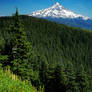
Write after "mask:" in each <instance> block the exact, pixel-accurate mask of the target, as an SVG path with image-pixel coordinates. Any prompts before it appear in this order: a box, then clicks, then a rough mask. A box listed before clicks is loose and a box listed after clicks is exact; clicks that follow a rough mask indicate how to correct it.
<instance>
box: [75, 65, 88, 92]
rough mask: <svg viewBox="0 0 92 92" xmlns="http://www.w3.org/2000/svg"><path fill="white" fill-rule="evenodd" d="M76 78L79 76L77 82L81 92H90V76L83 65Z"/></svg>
mask: <svg viewBox="0 0 92 92" xmlns="http://www.w3.org/2000/svg"><path fill="white" fill-rule="evenodd" d="M76 76H77V78H76V81H77V83H78V88H79V90H80V92H88V88H89V82H88V75H87V73H86V72H85V70H84V67H83V65H82V64H81V65H80V68H79V69H78V71H77V74H76Z"/></svg>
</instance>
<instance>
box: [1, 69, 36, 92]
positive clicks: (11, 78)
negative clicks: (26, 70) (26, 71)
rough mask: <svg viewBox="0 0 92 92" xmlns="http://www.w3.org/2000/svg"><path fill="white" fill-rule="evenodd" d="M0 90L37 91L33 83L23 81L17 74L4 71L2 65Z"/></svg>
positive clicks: (16, 91)
mask: <svg viewBox="0 0 92 92" xmlns="http://www.w3.org/2000/svg"><path fill="white" fill-rule="evenodd" d="M0 92H37V91H36V89H35V88H34V87H32V85H31V84H30V85H29V84H27V82H23V81H21V80H20V79H19V78H17V76H16V75H14V74H12V73H10V72H9V70H8V71H6V72H4V71H3V70H2V69H1V67H0Z"/></svg>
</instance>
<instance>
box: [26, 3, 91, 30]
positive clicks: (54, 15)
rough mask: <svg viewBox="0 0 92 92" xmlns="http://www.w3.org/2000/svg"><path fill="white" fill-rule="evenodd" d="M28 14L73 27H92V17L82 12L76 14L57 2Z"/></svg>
mask: <svg viewBox="0 0 92 92" xmlns="http://www.w3.org/2000/svg"><path fill="white" fill-rule="evenodd" d="M28 16H33V17H38V18H44V19H47V20H50V21H55V22H58V23H62V24H66V25H68V26H73V27H81V28H85V29H92V19H91V18H89V17H86V16H83V15H81V14H76V13H74V12H72V11H71V10H69V9H66V8H64V7H63V6H62V5H61V4H60V3H58V2H56V3H55V4H54V5H52V6H51V7H49V8H46V9H42V10H38V11H36V12H33V13H31V14H29V15H28Z"/></svg>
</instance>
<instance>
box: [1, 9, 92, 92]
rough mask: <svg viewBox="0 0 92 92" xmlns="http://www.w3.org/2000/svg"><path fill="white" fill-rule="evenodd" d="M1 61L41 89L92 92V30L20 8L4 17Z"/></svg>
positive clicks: (50, 91)
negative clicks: (59, 22)
mask: <svg viewBox="0 0 92 92" xmlns="http://www.w3.org/2000/svg"><path fill="white" fill-rule="evenodd" d="M0 63H1V64H2V68H3V70H5V69H6V67H7V66H8V67H10V71H12V72H13V73H14V74H15V75H17V76H20V77H21V80H22V81H25V80H27V81H28V83H31V84H32V85H33V86H34V87H35V88H36V89H37V90H38V91H39V92H40V91H41V92H91V91H92V31H91V30H90V31H89V30H84V29H80V28H73V27H67V26H66V25H63V24H58V23H55V22H50V21H47V20H44V19H39V18H34V17H29V16H24V15H21V16H19V15H18V11H17V10H16V13H15V14H14V15H13V16H12V17H1V18H0ZM4 92H5V91H4ZM6 92H10V91H6ZM11 92H12V91H11ZM14 92H20V91H14ZM25 92H27V91H25ZM28 92H29V91H28ZM30 92H31V91H30ZM34 92H35V91H34Z"/></svg>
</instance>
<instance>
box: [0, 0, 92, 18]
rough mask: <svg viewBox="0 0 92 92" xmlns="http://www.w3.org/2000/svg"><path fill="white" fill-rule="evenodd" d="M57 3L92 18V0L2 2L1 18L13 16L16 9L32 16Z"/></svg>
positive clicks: (13, 0)
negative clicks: (33, 13)
mask: <svg viewBox="0 0 92 92" xmlns="http://www.w3.org/2000/svg"><path fill="white" fill-rule="evenodd" d="M55 2H59V3H60V4H62V6H64V7H65V8H68V9H70V10H72V11H73V12H75V13H78V14H82V15H84V16H88V17H91V18H92V0H0V16H2V15H4V16H7V15H12V14H13V13H14V12H15V9H16V8H18V9H19V13H20V14H30V13H32V12H33V11H36V10H40V9H45V8H48V7H50V6H51V5H53V4H54V3H55Z"/></svg>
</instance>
